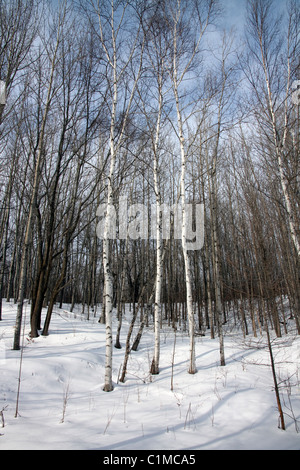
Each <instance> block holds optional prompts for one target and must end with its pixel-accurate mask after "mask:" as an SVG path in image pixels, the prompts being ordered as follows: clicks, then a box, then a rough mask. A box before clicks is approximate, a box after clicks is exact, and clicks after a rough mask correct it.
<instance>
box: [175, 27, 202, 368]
mask: <svg viewBox="0 0 300 470" xmlns="http://www.w3.org/2000/svg"><path fill="white" fill-rule="evenodd" d="M173 90H174V96H175V101H176V111H177V122H178V134H179V142H180V152H181V177H180V203H181V210H182V236H181V241H182V250H183V257H184V268H185V283H186V305H187V315H188V322H189V337H190V347H189V353H190V354H189V369H188V372H189V374H195V373H196V372H197V369H196V357H195V319H194V311H193V296H192V270H191V261H190V257H189V254H188V250H187V236H186V232H187V220H186V218H187V214H186V207H185V203H186V196H185V173H186V153H185V148H184V136H183V123H182V115H181V109H180V103H179V95H178V80H177V63H176V28H175V34H174V61H173Z"/></svg>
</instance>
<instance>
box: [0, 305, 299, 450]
mask: <svg viewBox="0 0 300 470" xmlns="http://www.w3.org/2000/svg"><path fill="white" fill-rule="evenodd" d="M79 312H80V310H78V311H77V313H71V312H68V311H67V306H65V307H64V308H63V309H58V308H56V310H55V313H54V314H53V318H52V322H51V325H50V331H49V333H50V334H49V336H48V337H43V336H40V337H39V338H36V339H34V340H30V339H29V338H28V336H26V334H25V336H24V347H23V357H22V368H21V382H20V395H19V405H18V416H17V417H15V412H16V398H17V390H18V377H19V370H20V358H21V351H13V350H12V344H13V331H14V324H15V316H16V306H15V305H14V304H13V303H6V302H4V301H3V320H2V321H1V322H0V411H1V410H2V415H3V418H4V427H1V426H2V422H1V416H0V449H1V450H23V449H26V450H34V449H37V450H94V449H95V450H111V451H121V450H123V451H125V450H141V449H142V450H170V451H171V450H190V451H196V450H204V449H205V450H246V449H247V450H259V449H261V450H275V449H276V450H299V449H300V433H299V432H297V431H299V428H300V400H299V392H300V360H299V359H300V338H299V336H297V335H296V334H295V332H293V331H292V329H291V332H290V333H289V334H288V335H287V336H284V337H282V338H278V339H276V338H274V339H273V352H274V357H275V361H276V371H277V375H278V380H279V383H280V392H281V400H282V403H283V409H284V413H285V421H286V431H283V430H281V429H279V428H278V424H279V420H278V409H277V405H276V397H275V393H274V385H273V379H272V373H271V368H270V365H269V363H270V361H269V355H268V350H267V347H266V339H265V337H261V336H259V337H258V338H254V337H253V336H252V335H249V336H247V337H246V338H243V335H242V333H241V332H239V331H237V330H236V329H234V328H233V327H232V325H230V324H228V325H226V326H225V358H226V366H225V367H221V366H220V365H219V343H218V338H216V339H214V340H212V339H211V338H210V335H209V332H208V334H207V335H206V336H197V338H196V364H197V369H198V372H197V374H195V375H189V374H188V373H187V370H188V351H189V341H188V337H187V334H186V333H185V332H183V331H178V332H177V341H176V350H175V361H174V377H173V384H174V387H173V391H171V371H172V355H173V345H174V332H173V330H172V328H168V327H164V328H163V330H162V333H161V363H160V374H159V375H156V376H151V375H149V369H150V364H151V361H152V356H153V347H154V333H153V329H152V328H151V327H150V328H146V329H145V331H144V334H143V337H142V340H141V343H140V347H139V350H138V351H136V352H132V353H131V356H130V359H129V362H128V369H127V370H128V373H127V378H126V382H125V383H120V382H119V381H118V376H119V372H120V367H122V364H123V359H124V351H125V347H124V346H125V340H126V335H127V331H128V325H129V322H130V312H129V311H128V310H127V311H126V316H125V319H124V321H123V326H122V337H121V344H122V346H123V348H122V349H121V350H118V349H114V352H113V380H114V391H113V392H111V393H105V392H103V390H102V387H103V384H104V361H105V327H104V325H101V324H100V323H98V321H97V320H98V318H95V317H92V318H90V320H89V321H88V320H86V318H84V317H83V315H81V314H80V313H79ZM43 314H45V312H43ZM24 316H25V321H26V328H25V333H28V331H29V324H28V320H29V307H28V306H26V308H25V310H24ZM116 328H117V321H116V319H115V320H114V334H115V333H116Z"/></svg>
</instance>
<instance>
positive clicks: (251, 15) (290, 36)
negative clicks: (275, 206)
mask: <svg viewBox="0 0 300 470" xmlns="http://www.w3.org/2000/svg"><path fill="white" fill-rule="evenodd" d="M286 13H287V18H286V19H285V22H284V21H283V19H282V17H281V16H279V15H278V14H274V8H273V1H272V0H249V2H248V30H247V33H248V34H247V46H248V49H249V51H250V56H249V60H248V62H247V64H246V68H245V72H246V74H247V77H248V80H249V82H250V84H251V86H252V89H253V91H254V96H255V99H256V106H257V107H258V109H257V111H256V112H255V115H256V118H257V119H258V122H259V123H260V124H262V125H263V129H264V131H265V133H266V135H268V134H270V139H271V141H272V145H273V149H274V155H275V158H276V161H277V171H278V175H279V181H280V185H281V190H282V196H283V201H284V204H285V208H286V213H287V220H288V226H289V231H290V236H291V238H292V241H293V243H294V246H295V250H296V253H297V255H298V257H300V233H299V228H298V227H297V206H296V207H295V204H293V198H292V194H291V192H292V184H291V181H292V180H294V178H295V177H296V179H297V176H296V175H293V176H292V178H291V177H290V176H289V169H291V168H289V167H290V163H289V161H290V155H293V152H292V153H291V152H290V149H289V147H288V140H289V139H291V138H292V137H291V130H292V129H291V120H292V118H293V112H292V109H293V106H296V107H297V106H298V105H299V102H298V101H297V100H296V101H297V102H296V103H295V100H293V88H292V85H293V83H294V81H295V78H298V77H297V68H298V67H299V50H300V42H299V22H300V10H299V4H297V3H296V2H294V1H292V2H290V3H289V7H288V9H287V12H286ZM283 64H284V65H283ZM296 158H298V156H297V157H296Z"/></svg>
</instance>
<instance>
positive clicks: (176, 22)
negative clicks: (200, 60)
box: [167, 0, 217, 374]
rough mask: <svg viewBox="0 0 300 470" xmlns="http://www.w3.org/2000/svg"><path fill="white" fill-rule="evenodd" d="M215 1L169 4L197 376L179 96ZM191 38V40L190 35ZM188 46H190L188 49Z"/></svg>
mask: <svg viewBox="0 0 300 470" xmlns="http://www.w3.org/2000/svg"><path fill="white" fill-rule="evenodd" d="M216 3H217V2H216V1H214V0H208V1H205V0H204V1H194V2H185V1H181V0H179V1H178V2H177V3H176V5H174V4H173V3H172V2H168V3H167V4H168V8H169V14H170V16H169V18H170V20H171V25H172V64H171V68H170V78H171V81H172V88H173V94H174V100H175V105H176V115H177V137H178V140H179V145H180V155H181V177H180V204H181V211H182V237H181V241H182V250H183V257H184V270H185V284H186V303H187V315H188V321H189V337H190V356H189V369H188V371H189V373H190V374H195V373H196V358H195V320H194V311H193V293H192V265H191V259H190V254H189V252H188V245H187V242H188V239H187V211H186V166H187V162H188V156H189V154H188V145H187V143H186V141H187V139H186V138H185V137H186V136H185V127H184V126H185V125H186V124H187V121H188V117H189V115H188V114H187V115H185V113H184V109H185V108H186V103H184V99H183V96H181V95H180V89H181V88H182V85H183V82H184V79H185V78H187V76H188V74H189V73H190V72H191V69H192V66H193V65H194V62H195V60H196V58H197V55H198V53H199V50H200V44H201V41H202V40H203V36H204V34H205V32H206V30H207V28H208V26H209V24H210V22H211V20H212V18H213V16H214V14H215V8H216ZM190 35H192V37H191V36H190ZM186 44H189V47H188V48H186Z"/></svg>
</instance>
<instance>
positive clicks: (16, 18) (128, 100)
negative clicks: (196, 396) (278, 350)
mask: <svg viewBox="0 0 300 470" xmlns="http://www.w3.org/2000/svg"><path fill="white" fill-rule="evenodd" d="M225 3H226V2H225V1H219V0H76V1H72V2H71V1H68V0H59V1H52V0H49V1H47V0H8V1H7V0H0V30H1V34H0V80H1V82H0V83H1V88H0V92H1V93H0V95H1V96H0V103H1V104H0V182H1V186H0V207H1V212H0V320H1V322H2V321H3V320H5V313H4V312H3V311H2V302H4V301H6V302H11V303H12V304H14V305H15V306H16V318H15V326H14V340H13V350H15V351H18V350H20V349H21V336H22V320H23V317H24V308H25V307H24V306H25V304H26V305H27V302H28V308H29V309H30V331H28V332H27V333H28V334H29V336H30V338H31V339H34V338H38V337H39V336H45V337H48V336H49V337H50V336H51V320H52V316H53V312H54V311H56V310H57V309H61V308H62V306H63V305H64V304H68V305H69V310H70V312H72V311H73V309H74V308H75V307H76V306H78V305H80V309H81V314H82V315H85V317H86V318H87V319H88V320H89V319H96V320H97V322H99V324H100V325H99V328H100V327H101V325H104V326H103V327H104V328H105V335H106V356H105V383H104V391H106V392H111V391H112V390H113V378H112V370H113V354H114V353H113V351H114V350H116V349H121V348H122V350H123V354H124V363H123V368H122V371H121V373H120V381H121V382H122V381H123V382H124V381H125V377H126V373H127V361H128V358H129V356H130V354H131V351H136V350H137V349H138V347H139V343H140V341H141V338H142V336H143V334H144V332H145V331H146V330H147V328H149V326H151V327H153V337H152V341H153V357H152V358H151V365H150V373H151V374H153V375H158V374H159V373H160V361H161V333H162V329H163V326H164V325H167V326H168V327H170V328H172V329H173V331H174V332H175V335H176V331H178V330H182V331H185V332H186V335H187V336H188V338H189V350H188V351H187V357H188V361H189V366H188V373H189V374H196V372H197V365H196V357H195V341H196V339H197V338H198V337H201V336H209V337H210V338H211V339H215V338H217V339H218V341H219V363H220V365H221V366H225V364H226V348H225V347H224V326H225V325H226V324H227V322H228V321H229V319H230V320H231V321H233V322H234V324H235V325H236V327H237V328H240V329H241V331H242V333H243V337H244V338H246V337H248V336H249V335H252V336H253V337H254V338H257V337H259V336H260V335H262V334H263V333H266V334H267V335H268V338H269V346H270V351H271V342H270V336H269V332H270V331H272V333H274V334H275V336H276V337H277V338H281V337H283V336H285V335H287V334H288V333H289V331H290V330H289V328H293V329H295V331H296V333H297V335H299V334H300V211H299V206H300V189H299V182H300V158H299V125H300V116H299V104H300V42H299V27H300V8H299V3H298V2H297V1H296V0H290V1H282V2H278V1H272V0H247V1H246V6H245V17H244V23H243V25H242V26H241V27H240V28H235V27H232V26H233V25H229V26H227V24H225V22H224V17H223V15H224V8H225ZM163 207H164V208H166V207H167V208H170V210H169V211H168V210H167V211H166V212H164V210H163ZM176 207H177V208H178V207H179V212H180V214H179V219H177V222H178V220H179V223H177V226H176V227H175V223H174V221H175V218H176V217H175V215H176V214H175V209H174V208H176ZM197 208H198V209H199V210H198V209H197ZM151 209H152V210H151ZM200 209H201V210H200ZM177 215H178V214H177ZM112 220H114V222H115V227H112V225H111V221H112ZM197 224H198V225H197ZM150 225H151V228H149V227H150ZM188 226H189V227H188ZM124 227H125V228H124ZM130 227H131V229H132V230H131V232H130V230H129V228H130ZM166 227H167V228H168V229H169V236H165V235H166V234H165V232H164V230H165V228H166ZM197 227H198V229H197ZM188 228H190V229H192V234H195V233H196V234H197V236H198V235H199V233H200V232H201V247H199V246H197V247H196V248H197V249H191V248H190V245H189V244H188V239H189V241H191V236H190V232H191V231H190V232H189V233H188ZM198 230H200V232H198ZM112 231H113V232H114V233H112ZM121 231H122V234H121ZM178 231H179V233H178ZM100 232H101V233H100ZM197 236H196V238H197ZM198 241H199V240H198ZM126 306H127V307H128V306H129V311H130V321H129V324H128V327H127V326H124V324H123V323H122V319H123V315H124V312H125V308H127V307H126ZM45 309H46V310H45ZM42 311H46V316H45V318H44V317H43V315H42ZM115 321H116V322H117V325H118V328H117V334H116V337H113V336H114V335H113V334H112V324H113V322H115ZM1 322H0V326H1ZM126 325H127V323H126ZM124 328H126V331H124ZM136 329H137V330H138V331H137V334H133V333H134V332H136ZM121 332H122V333H123V334H124V335H125V336H126V342H125V344H124V343H123V344H121V342H120V334H121ZM275 385H276V384H275ZM275 388H276V387H275ZM279 409H280V407H279ZM282 425H283V419H282Z"/></svg>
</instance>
